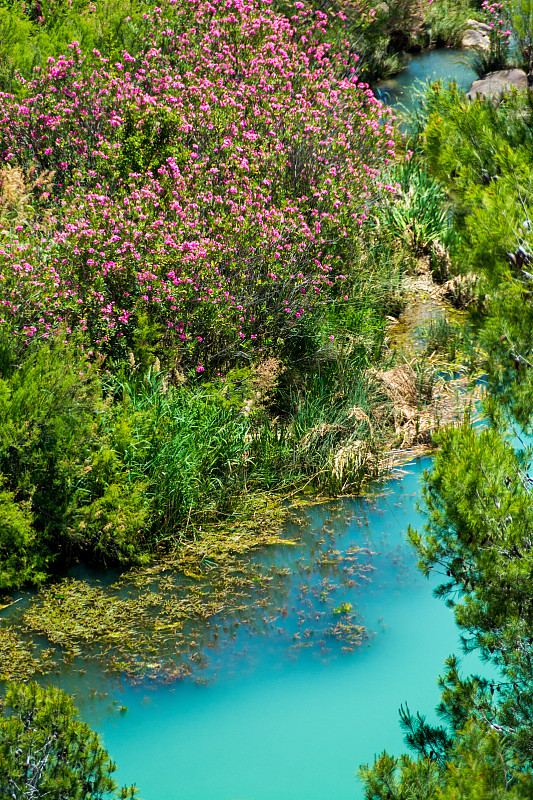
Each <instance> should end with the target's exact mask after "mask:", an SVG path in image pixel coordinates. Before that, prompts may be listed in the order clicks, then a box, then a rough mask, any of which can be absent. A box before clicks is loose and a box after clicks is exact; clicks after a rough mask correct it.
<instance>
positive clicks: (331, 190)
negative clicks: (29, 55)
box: [0, 0, 394, 372]
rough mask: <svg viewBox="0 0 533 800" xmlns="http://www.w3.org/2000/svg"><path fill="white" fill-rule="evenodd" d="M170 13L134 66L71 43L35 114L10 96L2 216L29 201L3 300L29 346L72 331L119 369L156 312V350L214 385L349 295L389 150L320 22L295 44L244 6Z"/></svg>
mask: <svg viewBox="0 0 533 800" xmlns="http://www.w3.org/2000/svg"><path fill="white" fill-rule="evenodd" d="M169 8H170V10H171V11H172V12H173V13H172V15H171V18H170V19H168V20H167V18H166V17H165V16H163V14H162V12H161V11H156V12H154V18H153V20H152V22H151V25H150V27H149V32H148V33H147V36H146V37H145V42H146V51H145V53H144V54H143V55H142V56H140V57H139V58H135V57H133V56H131V55H130V54H128V53H127V52H124V54H123V56H122V59H121V60H120V61H117V62H116V63H115V64H113V65H111V64H109V63H108V62H107V60H106V59H103V58H98V57H95V63H94V64H89V63H88V62H87V60H86V59H85V58H84V57H83V56H81V54H80V51H79V49H78V47H77V45H76V44H73V45H71V46H70V47H71V53H72V55H71V56H69V57H68V58H67V57H62V58H61V59H59V61H58V62H57V63H55V62H54V63H52V62H51V63H49V64H47V65H46V66H45V67H43V69H42V70H41V73H40V75H39V76H38V77H36V78H34V80H33V81H31V82H29V83H28V84H27V85H26V86H25V92H24V93H25V99H24V100H20V99H18V100H17V99H15V98H14V97H12V96H8V95H4V96H3V97H2V126H3V127H2V129H3V135H2V138H1V140H0V147H1V148H2V153H3V161H4V167H3V168H2V183H3V186H4V187H5V188H4V197H6V200H5V202H4V205H5V206H6V207H9V206H10V205H11V210H13V205H14V204H15V205H16V203H14V202H11V203H9V201H8V199H7V196H6V193H7V195H9V193H11V195H16V193H17V192H18V197H19V198H20V200H19V214H18V218H17V219H11V220H9V222H10V223H11V224H10V225H9V226H7V222H6V223H5V229H4V235H3V241H2V249H1V252H0V255H1V256H2V262H3V267H2V282H3V287H2V288H3V291H2V296H3V300H2V303H3V305H4V316H5V318H6V319H8V320H9V321H11V322H12V323H15V324H16V326H17V327H18V328H19V329H20V331H21V334H20V335H21V336H22V337H23V341H24V342H27V341H29V340H30V339H32V338H34V337H41V336H44V337H46V336H47V335H48V331H50V330H54V329H55V328H56V327H57V325H58V324H60V323H64V322H66V323H67V324H68V326H69V327H71V328H73V327H77V328H79V329H81V330H84V331H86V332H87V335H88V337H89V339H90V341H91V345H92V347H93V348H94V349H95V350H99V351H102V352H108V353H109V352H111V353H112V354H113V356H114V358H117V357H120V356H124V355H125V353H126V350H127V348H129V347H131V346H132V344H133V341H134V337H135V331H136V330H137V329H138V324H139V318H140V317H141V316H145V317H147V318H148V320H149V323H150V324H151V325H156V326H159V327H158V332H159V339H160V356H161V357H163V356H164V354H165V353H167V351H169V350H172V351H173V358H174V359H177V360H180V359H181V360H183V362H184V363H185V365H186V366H188V367H191V366H192V367H194V368H195V369H196V370H197V371H198V372H200V371H203V370H204V369H213V368H215V367H216V366H220V365H221V364H227V363H231V362H235V361H236V360H237V359H242V358H250V357H253V356H254V354H257V353H264V352H265V351H266V350H268V349H269V348H272V347H276V346H277V345H278V344H279V343H280V342H281V343H282V342H283V341H284V340H285V339H286V338H288V337H291V336H294V335H297V331H298V328H299V321H300V319H301V318H302V317H303V316H305V315H308V314H310V313H312V312H313V309H314V308H315V307H316V306H317V304H323V303H324V302H328V299H329V298H331V297H335V296H340V295H341V294H342V284H343V282H344V280H345V278H346V275H347V273H349V272H350V262H351V259H352V256H353V254H354V248H353V240H354V238H355V237H356V236H357V233H358V230H359V228H360V226H361V224H362V222H363V221H364V219H365V208H366V206H367V204H368V202H369V200H370V199H371V198H372V197H373V196H374V195H375V194H376V192H377V191H381V186H380V184H379V181H378V179H377V177H376V176H377V171H378V168H379V167H380V166H381V165H382V164H384V163H387V162H389V161H390V160H391V159H392V158H393V157H394V141H393V138H392V128H391V125H390V123H389V122H388V120H387V114H386V112H384V111H383V109H382V108H381V107H380V106H379V104H378V103H377V102H376V101H375V99H374V98H373V96H372V94H371V93H370V92H369V91H367V90H366V89H365V87H361V86H359V85H358V84H357V82H356V81H354V80H353V79H352V78H350V77H349V76H348V77H345V78H340V79H338V78H336V77H335V76H336V74H337V72H338V62H339V58H340V56H335V55H331V56H330V47H329V46H328V45H327V44H319V45H317V44H314V43H313V42H314V41H315V38H316V36H317V35H319V33H320V31H321V30H322V28H323V26H324V25H325V21H324V19H323V15H321V14H318V13H317V15H315V16H316V18H315V20H314V21H313V22H312V24H311V26H310V27H309V30H308V31H307V35H306V36H302V37H300V39H299V41H296V40H295V39H294V37H293V28H292V27H291V24H290V23H289V22H288V21H286V20H284V19H283V18H281V17H278V16H276V15H275V14H273V13H272V12H271V11H269V10H266V9H262V8H261V7H260V6H255V5H247V6H245V5H242V4H241V3H240V2H237V0H236V2H235V4H234V5H232V6H231V7H230V6H228V5H227V4H225V5H224V6H218V7H217V6H210V5H209V4H208V6H206V5H205V4H202V3H192V4H188V5H187V6H184V7H174V6H173V5H172V4H171V5H170V6H169ZM191 29H194V31H195V34H194V36H191ZM17 182H18V184H19V188H9V187H12V186H13V184H16V183H17ZM43 189H44V191H43ZM391 189H392V187H391ZM28 195H29V196H30V197H28ZM23 198H24V201H25V205H24V208H23V209H22V208H20V206H21V204H22V199H23ZM17 223H18V224H17Z"/></svg>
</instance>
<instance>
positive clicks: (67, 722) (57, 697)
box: [0, 683, 136, 800]
mask: <svg viewBox="0 0 533 800" xmlns="http://www.w3.org/2000/svg"><path fill="white" fill-rule="evenodd" d="M115 770H116V765H115V764H114V763H113V762H112V761H111V759H110V758H109V755H108V754H107V752H106V751H105V750H104V748H103V747H102V745H101V744H100V738H99V736H98V734H96V733H94V732H93V731H92V730H91V729H90V728H89V726H88V725H87V724H86V723H84V722H82V721H81V720H80V719H79V717H78V713H77V711H76V709H75V707H74V705H73V703H72V701H71V700H70V698H69V697H68V695H66V694H65V693H64V692H63V691H61V690H60V689H56V688H55V687H49V688H47V689H42V688H40V687H39V686H38V685H37V684H35V683H32V684H30V685H28V686H24V685H22V684H11V685H10V686H9V687H8V690H7V694H6V698H5V701H4V704H3V715H2V718H1V719H0V796H1V797H2V798H6V800H7V798H10V800H24V799H25V798H30V797H31V798H43V800H44V798H46V800H104V798H111V797H114V798H117V799H118V798H121V800H126V798H132V797H134V795H135V794H136V791H135V788H134V787H130V788H126V787H124V788H123V789H120V790H118V787H117V784H116V782H115V781H114V780H113V778H112V775H113V773H114V772H115Z"/></svg>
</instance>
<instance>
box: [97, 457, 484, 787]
mask: <svg viewBox="0 0 533 800" xmlns="http://www.w3.org/2000/svg"><path fill="white" fill-rule="evenodd" d="M428 464H429V462H428V461H426V462H425V463H424V462H420V463H417V464H414V465H411V466H410V467H409V468H408V474H407V475H406V476H405V477H404V478H403V479H402V480H399V481H393V482H391V484H390V486H389V488H390V489H391V491H390V493H389V494H387V495H386V496H382V497H376V498H373V499H371V500H367V501H363V500H343V501H339V502H336V503H333V504H329V505H327V506H319V507H316V508H313V509H310V510H308V511H307V512H306V514H307V521H308V525H307V526H304V528H303V533H302V535H301V541H300V543H299V545H298V546H297V547H291V548H274V549H271V550H268V551H266V553H264V554H263V555H259V556H257V558H262V559H263V560H264V561H265V562H266V564H267V565H269V564H270V565H272V564H275V563H276V562H279V561H280V560H281V559H283V560H284V562H285V563H287V559H289V562H288V565H289V567H290V574H289V575H288V576H286V578H285V580H286V584H285V586H284V587H283V591H281V592H280V591H278V593H277V595H276V597H275V598H274V597H273V599H272V607H271V608H268V607H266V608H261V609H258V610H257V613H258V617H260V618H261V620H264V619H265V618H268V619H273V618H276V619H275V622H273V623H272V625H271V626H270V628H269V629H268V630H267V633H261V634H260V633H257V632H256V631H255V629H254V626H253V625H251V626H243V627H242V628H240V629H239V632H238V635H237V637H236V638H235V639H234V640H233V641H232V642H231V643H225V644H222V645H221V646H220V648H219V649H218V651H217V652H216V653H214V654H213V659H212V665H211V668H210V670H209V671H208V673H209V675H211V674H213V673H215V672H216V678H213V679H212V680H210V681H209V682H208V683H206V684H203V683H200V684H198V683H194V682H192V681H191V682H181V683H178V684H174V685H171V686H159V687H150V686H141V687H135V688H132V687H130V688H127V687H126V688H125V689H124V691H123V693H122V694H121V696H120V702H121V703H122V704H124V705H125V706H127V707H128V711H127V713H125V714H123V715H121V714H119V713H118V712H115V713H114V714H108V715H107V716H105V717H104V718H101V719H99V720H98V719H91V720H90V721H91V722H93V724H94V722H97V727H98V728H99V730H100V731H101V732H102V734H103V738H104V744H105V746H106V747H107V748H108V750H109V752H110V754H111V756H112V757H113V759H115V760H116V761H117V763H118V765H119V771H118V779H119V780H120V781H121V782H124V783H132V782H135V783H136V784H137V786H138V787H139V789H140V795H141V797H142V798H144V800H178V798H179V799H180V800H327V799H328V800H329V798H331V800H356V799H357V798H361V797H362V787H361V785H360V784H359V782H358V780H357V778H356V777H355V774H354V773H355V771H356V770H357V767H358V765H359V764H361V763H363V762H368V761H372V760H373V758H374V756H375V755H377V754H379V753H380V752H381V751H382V750H383V749H385V748H386V749H387V750H388V751H389V752H392V753H396V754H399V753H401V752H402V751H403V750H404V747H403V741H402V735H401V731H400V729H399V725H398V708H399V706H400V704H401V703H408V705H409V707H410V708H411V709H412V710H420V711H422V712H423V713H426V714H427V715H428V717H429V718H430V719H432V718H433V719H435V717H434V715H433V714H432V712H433V709H434V707H435V705H436V703H437V702H438V699H439V692H438V689H437V686H436V679H437V676H438V674H439V672H441V671H442V669H443V665H444V660H445V659H446V657H447V656H448V655H450V654H451V653H459V652H460V647H459V644H458V636H457V630H456V628H455V625H454V620H453V615H452V613H451V612H450V611H449V610H448V609H447V608H446V607H445V605H444V603H442V601H438V600H436V599H434V598H433V596H432V587H431V585H430V583H429V582H427V581H426V580H424V579H422V578H421V577H420V576H419V574H418V572H417V570H416V566H415V561H414V557H413V554H412V552H411V549H410V546H409V545H406V543H405V540H404V532H405V530H406V528H407V525H408V524H415V525H419V524H420V522H421V519H420V516H419V514H418V513H417V511H416V508H415V505H416V499H417V495H418V487H419V479H420V473H421V470H422V467H423V466H428ZM297 533H298V531H297V529H296V528H294V527H293V528H289V529H288V531H287V535H288V536H291V537H292V536H294V535H295V534H297ZM354 547H360V548H363V550H362V551H361V552H360V553H359V554H358V558H359V561H358V562H357V567H354V561H353V560H352V561H350V556H351V557H352V558H353V553H354V550H353V548H354ZM287 551H289V552H287ZM335 552H336V553H337V557H336V559H335V558H331V557H330V556H331V554H332V553H335ZM346 555H348V559H347V560H346V558H345V556H346ZM330 562H332V563H333V562H335V563H334V564H333V566H332V564H331V563H330ZM278 589H279V587H278ZM281 596H282V597H283V598H284V605H283V607H282V609H281V613H280V597H281ZM344 603H351V604H352V605H351V610H350V616H348V615H347V614H346V613H345V612H344V611H342V610H340V606H341V605H342V604H344ZM345 608H346V607H345ZM268 615H270V616H268ZM343 619H346V620H347V619H353V620H355V621H356V622H357V623H360V624H364V625H365V626H366V628H367V631H368V634H367V635H368V638H366V639H365V640H364V641H363V642H362V643H361V644H359V645H357V646H354V645H353V643H352V644H350V643H349V642H348V643H347V642H346V641H342V640H341V641H338V640H337V638H336V636H335V634H334V633H332V631H333V630H334V628H333V626H335V625H336V624H337V623H338V622H339V621H341V622H342V620H343ZM310 620H315V622H314V624H313V623H311V622H310ZM257 627H258V628H261V627H262V626H260V625H258V626H257ZM295 636H296V638H294V637H295ZM308 645H309V646H308ZM464 666H465V669H468V671H476V670H478V671H479V669H480V668H481V669H485V668H484V667H481V665H480V664H479V662H478V661H477V660H476V659H475V658H474V657H473V656H469V657H468V659H465V660H464Z"/></svg>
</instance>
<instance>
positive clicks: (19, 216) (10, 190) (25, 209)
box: [0, 164, 55, 226]
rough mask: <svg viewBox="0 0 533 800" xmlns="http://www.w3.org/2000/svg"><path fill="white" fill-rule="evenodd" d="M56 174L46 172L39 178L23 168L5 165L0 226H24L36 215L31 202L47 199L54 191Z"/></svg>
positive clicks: (0, 184) (1, 175)
mask: <svg viewBox="0 0 533 800" xmlns="http://www.w3.org/2000/svg"><path fill="white" fill-rule="evenodd" d="M54 175H55V173H54V172H53V171H52V170H45V171H44V172H41V173H40V174H39V175H37V177H34V175H32V174H27V173H26V172H25V171H24V170H23V169H22V168H21V167H12V166H10V165H9V164H5V165H4V166H3V167H2V168H1V169H0V224H1V225H4V226H5V225H6V224H8V225H23V224H24V223H26V222H28V221H29V220H30V219H31V218H32V217H33V215H34V207H33V205H32V203H31V202H30V201H31V200H33V199H35V196H36V195H38V196H40V197H41V198H43V197H44V198H46V197H47V196H48V194H49V193H50V192H51V190H52V183H53V180H54Z"/></svg>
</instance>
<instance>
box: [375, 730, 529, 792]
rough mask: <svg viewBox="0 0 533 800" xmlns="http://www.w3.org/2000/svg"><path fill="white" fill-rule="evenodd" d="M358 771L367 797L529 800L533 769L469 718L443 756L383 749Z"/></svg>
mask: <svg viewBox="0 0 533 800" xmlns="http://www.w3.org/2000/svg"><path fill="white" fill-rule="evenodd" d="M360 776H361V778H362V780H363V781H364V783H365V797H366V798H367V800H465V798H468V800H500V798H503V797H505V798H509V800H529V798H531V797H533V774H532V773H531V771H529V770H527V771H523V770H522V769H521V767H520V766H519V765H517V764H516V761H515V760H514V758H513V755H512V752H511V751H510V750H509V748H508V746H507V744H506V742H505V739H503V738H502V737H501V736H500V735H499V734H498V732H497V731H495V730H493V729H492V730H491V729H490V728H489V727H488V726H487V725H485V724H479V723H477V722H475V721H473V720H469V721H468V723H467V724H466V725H465V727H464V728H463V729H461V730H460V731H459V732H458V735H457V737H456V739H455V742H454V744H453V746H452V747H451V749H450V751H449V753H448V756H447V760H446V762H445V764H444V765H443V766H440V767H439V765H438V764H437V763H436V762H435V761H434V760H432V759H431V758H428V757H426V758H419V759H418V760H416V761H414V760H413V759H411V758H409V757H408V756H405V755H404V756H401V758H399V759H397V758H393V757H391V756H389V755H387V754H386V753H385V754H383V755H382V756H381V757H380V758H379V759H378V760H377V761H376V763H375V764H374V766H373V767H371V768H369V767H368V766H366V765H365V766H364V767H362V768H361V770H360Z"/></svg>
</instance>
